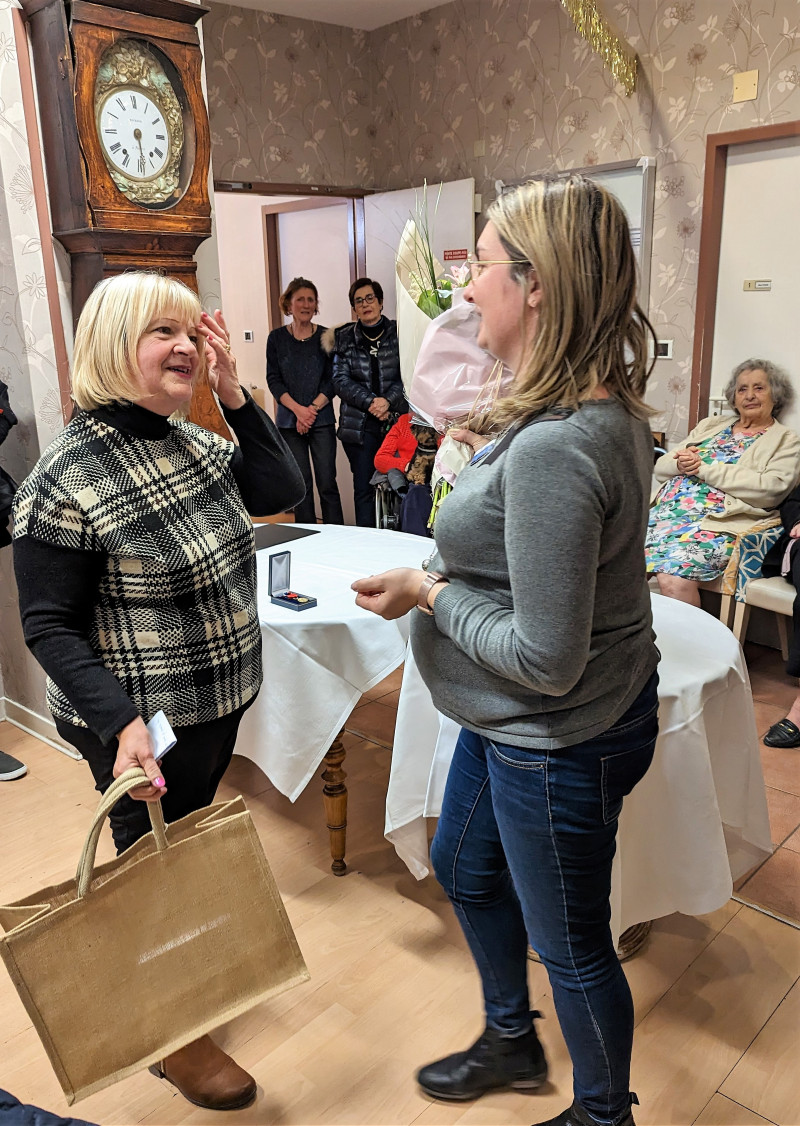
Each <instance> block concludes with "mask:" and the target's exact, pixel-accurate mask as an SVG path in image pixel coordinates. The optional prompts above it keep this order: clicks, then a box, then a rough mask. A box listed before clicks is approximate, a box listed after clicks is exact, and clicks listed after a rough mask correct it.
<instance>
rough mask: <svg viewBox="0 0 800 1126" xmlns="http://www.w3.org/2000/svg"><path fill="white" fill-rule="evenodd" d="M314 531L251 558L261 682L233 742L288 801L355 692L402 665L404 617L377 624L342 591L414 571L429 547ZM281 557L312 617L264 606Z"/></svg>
mask: <svg viewBox="0 0 800 1126" xmlns="http://www.w3.org/2000/svg"><path fill="white" fill-rule="evenodd" d="M296 526H297V525H288V527H290V528H293V527H296ZM299 526H300V527H303V525H299ZM318 527H319V530H318V531H317V534H315V535H313V536H307V537H306V538H305V539H299V540H292V541H290V542H288V543H286V544H282V545H278V546H276V547H273V548H269V549H268V550H264V551H259V552H257V553H256V562H257V565H258V614H259V619H260V621H261V634H262V638H263V645H264V685H263V687H262V689H261V692H260V694H259V696H258V699H257V700H256V702H255V703H254V704H253V705H252V707H251V708H250V709H249V710H248V711H247V712H246V713H245V716H244V719H243V720H242V725H241V728H240V731H239V738H238V740H237V743H236V753H237V754H242V755H246V756H247V757H248V758H250V759H252V760H253V762H255V763H257V764H258V766H260V767H261V769H262V770H263V771H264V773H265V774H266V775H267V777H268V778H269V779H270V781H271V782H272V783H273V785H275V786H276V787H277V788H278V789H279V790H280V791H281V793H282V794H286V796H287V797H289V798H291V800H292V801H295V800H296V798H297V797H298V796H299V794H300V793H301V792H302V791H303V789H304V788H305V787H306V785H307V784H308V782H309V780H310V778H311V777H312V775H313V774H314V772H315V770H316V769H317V767H318V766H319V764H320V762H321V761H322V759H323V757H324V756H325V752H326V751H327V750H328V749H329V748H330V746H331V743H332V742H333V740H334V739H335V738H336V736H337V734H338V733H339V731H340V730H341V728H342V726H343V725H344V723H345V720H346V719H347V717H348V716H349V715H350V713H351V712H352V710H353V708H354V707H355V706H356V704H357V703H358V701H359V699H360V698H361V695H362V693H364V692H367V691H368V690H369V689H370V688H372V687H373V686H374V685H376V684H378V683H379V681H381V680H383V678H384V677H385V676H388V675H389V673H390V672H392V671H393V670H394V669H396V668H397V666H398V665H400V664H402V662H403V660H404V659H405V655H406V643H407V641H408V618H407V617H406V618H402V619H400V620H399V621H396V622H384V621H383V619H381V618H378V617H376V616H375V615H374V614H370V613H369V612H368V611H367V610H361V609H359V608H358V607H357V606H356V604H355V595H354V594H353V592H352V590H351V589H350V584H351V583H352V581H353V580H354V579H357V578H362V577H363V576H364V575H370V574H377V573H379V572H381V571H386V570H388V569H389V568H390V567H419V566H420V565H421V563H422V560H423V559H425V558H426V557H427V556H428V555H429V554H430V552H431V549H432V547H433V543H432V541H431V540H425V539H422V538H421V537H420V536H409V535H404V534H403V533H402V532H389V531H376V530H374V529H371V528H353V527H337V526H335V525H319V526H318ZM280 551H290V552H291V553H292V558H291V565H292V572H291V584H292V588H293V589H294V590H296V591H299V592H300V593H301V594H311V595H313V596H314V597H315V598H316V599H317V603H318V604H317V605H316V606H314V607H312V608H311V609H310V610H302V611H300V612H297V611H294V610H287V609H285V608H284V607H281V606H274V605H273V604H272V603H271V602H270V600H269V595H268V593H267V580H268V571H269V557H270V555H273V554H275V553H276V552H280Z"/></svg>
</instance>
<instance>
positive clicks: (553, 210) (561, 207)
mask: <svg viewBox="0 0 800 1126" xmlns="http://www.w3.org/2000/svg"><path fill="white" fill-rule="evenodd" d="M487 219H489V220H490V221H491V222H492V223H493V224H494V226H495V229H496V231H497V234H498V235H499V238H500V241H501V243H502V244H503V246H504V248H505V250H506V252H507V254H508V257H509V258H510V259H515V260H520V261H521V263H522V264H521V265H513V266H509V267H507V269H509V270H510V271H511V275H512V277H514V278H515V279H517V280H518V281H519V285H520V289H521V290H522V296H523V300H524V301H527V299H528V295H529V294H530V292H531V288H532V286H533V282H534V277H535V278H536V279H537V280H538V283H539V285H540V286H541V303H540V305H539V320H538V326H537V331H536V336H535V339H533V340H531V341H530V342H526V344H525V347H524V351H523V359H522V361H521V364H520V367H519V370H518V371H516V372H515V373H514V374H515V379H514V383H513V385H512V387H511V391H510V394H509V395H508V396H505V397H504V398H503V399H501V400H499V401H498V402H497V404H496V405H495V407H494V409H493V410H492V412H491V415H490V418H489V420H488V421H489V423H490V427H491V428H494V427H496V426H500V427H502V426H504V425H508V424H509V423H511V422H513V421H515V420H525V419H527V418H530V417H531V416H532V415H534V414H536V413H538V412H539V411H542V410H547V409H549V408H551V407H554V406H565V407H573V408H576V407H577V406H578V405H579V404H580V403H582V402H585V401H586V400H587V399H590V398H591V397H592V396H593V394H594V392H595V391H596V390H597V388H598V387H600V386H603V387H604V388H605V389H606V390H607V391H608V393H609V394H610V395H612V396H613V397H614V398H615V399H618V400H619V401H620V402H621V403H622V404H623V405H624V406H625V408H626V409H627V410H628V411H629V412H630V413H631V414H632V415H634V416H635V417H636V418H646V417H647V416H648V415H649V414H651V413H652V412H651V410H650V408H649V407H647V406H646V405H645V402H644V393H645V388H646V385H647V379H648V377H649V375H650V372H651V370H652V367H653V361H651V360H650V359H649V355H648V341H649V338H652V340H653V342H655V333H654V332H653V328H652V325H651V324H650V322H649V321H648V319H647V317H646V316H645V315H644V313H643V312H642V310H641V309H640V307H639V305H638V304H637V300H636V289H637V271H636V259H635V257H634V253H633V247H632V246H631V238H630V232H629V230H628V222H627V219H626V217H625V213H624V211H623V210H622V206H621V205H620V203H619V202H618V201H617V200H616V199H615V197H614V196H613V195H611V194H610V193H609V192H607V191H606V190H605V188H602V187H600V186H599V185H598V184H594V183H592V181H591V180H587V179H586V178H585V177H584V176H578V175H571V176H568V177H563V178H561V177H557V176H542V177H537V178H536V179H534V180H531V181H530V182H529V183H526V184H523V185H522V186H521V187H519V188H516V189H514V190H512V191H509V192H508V193H506V194H503V195H501V196H499V197H498V199H496V200H495V201H494V203H492V205H491V206H490V207H489V209H488V212H487ZM652 355H653V356H654V355H655V347H654V348H653V352H652ZM484 427H485V424H484Z"/></svg>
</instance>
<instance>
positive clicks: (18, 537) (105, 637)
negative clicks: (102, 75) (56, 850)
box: [14, 272, 304, 1109]
mask: <svg viewBox="0 0 800 1126" xmlns="http://www.w3.org/2000/svg"><path fill="white" fill-rule="evenodd" d="M209 365H210V366H209ZM207 367H208V368H209V379H210V382H211V384H212V386H213V388H214V390H215V391H216V393H217V396H218V398H219V401H220V403H221V405H222V410H223V413H224V415H225V418H226V420H227V421H228V422H229V423H230V425H231V427H232V429H233V430H234V432H235V434H236V436H237V439H238V443H239V444H238V446H237V445H234V444H233V443H232V442H229V441H226V440H225V439H223V438H221V437H219V436H218V435H216V434H213V433H211V432H210V431H207V430H204V429H203V428H201V427H199V426H195V425H193V424H192V423H189V422H185V421H180V420H178V421H175V420H174V419H173V418H171V416H172V415H173V414H175V412H182V411H185V410H186V409H187V408H188V406H189V402H190V400H191V397H192V391H193V387H194V384H195V381H196V380H197V378H198V376H199V375H201V373H203V372H204V371H205V370H206V368H207ZM72 393H73V398H74V399H75V402H76V404H77V407H78V408H79V409H78V411H77V412H76V414H75V416H74V417H73V419H72V421H71V422H70V423H69V425H68V426H67V427H66V428H65V429H64V431H63V432H62V433H61V434H60V435H59V437H58V438H57V439H56V440H55V441H54V442H53V443H52V445H51V446H50V447H49V448H48V449H47V450H46V451H45V453H44V454H43V455H42V457H41V459H40V460H39V462H38V463H37V465H36V466H35V468H34V470H33V472H32V473H31V474H30V476H29V477H28V478H27V479H26V480H25V482H24V483H23V484H22V486H21V487H20V489H19V492H18V493H17V496H16V499H15V508H14V564H15V570H16V576H17V584H18V587H19V598H20V612H21V615H22V623H23V629H24V634H25V640H26V642H27V644H28V646H29V647H30V649H31V651H32V652H33V654H34V656H35V657H36V658H37V660H38V661H39V663H40V664H41V665H42V667H43V668H44V670H45V672H46V673H47V675H48V685H47V700H48V706H49V707H50V710H51V711H52V713H53V716H54V718H55V721H56V726H57V728H58V732H59V734H60V735H61V737H62V738H63V739H65V740H66V741H67V742H69V743H71V744H72V745H73V746H74V747H76V748H77V749H78V750H79V751H80V752H81V754H82V755H83V757H84V758H85V759H86V760H87V761H88V763H89V766H90V768H91V770H92V774H93V775H94V779H95V782H96V786H97V789H98V790H100V791H101V792H104V791H105V790H106V789H108V787H109V786H110V784H111V782H112V781H113V779H114V778H115V777H117V776H118V775H120V774H121V773H123V771H125V770H126V769H128V768H129V767H131V766H141V767H142V768H143V769H144V770H145V772H146V774H147V776H148V778H149V779H150V785H148V786H143V787H141V788H140V789H138V790H134V791H133V792H132V794H131V795H130V796H129V797H125V798H123V799H122V800H121V801H120V802H118V803H117V805H116V806H115V807H114V809H113V811H112V814H111V826H112V832H113V835H114V842H115V844H116V846H117V850H118V852H122V851H123V850H124V849H126V848H129V847H130V846H131V845H132V844H133V843H134V842H135V841H136V840H138V839H139V837H141V836H143V835H144V834H145V833H146V832H147V831H148V829H149V818H148V816H147V811H146V806H145V805H144V803H145V802H148V801H159V800H160V801H162V803H163V808H164V816H165V818H166V820H167V821H175V820H178V819H179V818H180V817H184V816H185V815H186V814H188V813H191V812H193V811H194V810H196V809H200V808H202V807H203V806H205V805H208V804H209V803H210V802H211V801H212V800H213V798H214V794H215V791H216V788H217V785H218V783H219V781H220V779H221V777H222V775H223V773H224V771H225V769H226V767H227V765H228V763H229V762H230V759H231V755H232V754H233V747H234V744H235V741H236V733H237V729H238V726H239V722H240V720H241V717H242V715H243V714H244V711H245V710H246V709H247V707H248V706H249V705H250V704H251V703H252V701H253V700H254V699H255V696H256V694H257V693H258V690H259V687H260V685H261V678H262V673H261V633H260V628H259V622H258V614H257V609H256V568H255V556H254V544H253V530H252V522H251V520H250V515H255V516H267V515H270V514H272V513H275V512H280V511H283V510H285V509H287V508H290V507H292V505H294V504H296V503H297V502H298V501H299V500H301V499H302V496H303V493H304V486H303V481H302V477H301V475H300V472H299V470H298V469H297V467H296V465H295V462H294V459H293V458H292V456H291V454H290V453H289V450H288V448H287V447H286V445H285V443H284V441H283V439H282V438H281V436H280V435H279V434H278V432H277V430H276V428H275V426H274V425H273V423H272V422H271V421H270V419H269V418H268V417H267V415H266V414H265V413H264V412H263V411H262V410H261V409H260V408H259V407H258V406H257V405H256V403H255V402H253V400H252V399H251V398H250V397H249V396H248V395H247V393H246V392H245V391H243V390H242V388H241V386H240V385H239V381H238V378H237V376H236V361H235V359H234V357H233V356H232V355H231V349H230V340H229V336H228V333H227V330H226V328H225V321H224V319H223V317H222V314H221V313H220V312H219V311H217V314H216V316H215V317H211V316H209V315H208V314H206V313H201V309H200V303H199V301H198V299H197V297H196V295H195V294H194V293H193V292H192V291H191V290H190V289H188V288H187V287H186V286H185V285H183V284H182V283H181V282H179V281H176V280H174V279H172V278H167V277H162V276H161V275H159V274H155V273H146V272H140V273H127V274H122V275H120V276H118V277H115V278H109V279H107V280H106V281H103V282H101V283H100V284H99V285H98V286H97V288H96V289H95V290H94V292H93V293H92V294H91V296H90V297H89V300H88V301H87V303H86V305H85V307H84V309H83V312H82V314H81V318H80V321H79V323H78V328H77V331H76V336H75V355H74V363H73V371H72ZM158 711H163V712H164V713H165V714H166V716H167V719H168V720H169V721H170V723H171V724H172V726H173V728H174V730H175V734H176V736H177V739H178V741H177V744H176V745H175V746H174V747H173V748H172V750H171V751H170V752H169V754H168V755H167V756H166V758H165V759H164V762H163V766H162V765H161V764H160V763H157V762H156V761H155V760H154V758H153V751H152V745H151V742H150V737H149V734H148V732H147V728H146V726H145V725H146V723H147V722H148V721H149V720H150V719H151V718H152V717H153V716H154V715H155V714H156V712H158ZM159 1072H160V1074H162V1075H163V1076H164V1077H165V1078H167V1079H169V1080H170V1081H171V1082H173V1083H174V1084H175V1086H177V1087H178V1089H179V1090H180V1091H181V1092H182V1093H183V1094H184V1095H185V1096H186V1097H187V1098H188V1099H189V1100H190V1101H191V1102H194V1103H196V1104H198V1105H200V1106H205V1107H210V1108H213V1109H231V1108H233V1107H237V1106H243V1105H245V1104H246V1103H248V1102H250V1101H251V1100H252V1099H253V1097H254V1095H255V1090H256V1085H255V1081H254V1080H253V1079H252V1078H251V1077H250V1076H249V1075H248V1074H247V1073H246V1072H245V1071H243V1070H242V1069H241V1068H240V1067H238V1065H237V1064H236V1063H235V1062H234V1061H233V1060H232V1059H230V1057H228V1056H227V1055H225V1053H224V1052H222V1051H221V1050H220V1049H219V1048H218V1047H217V1046H216V1045H215V1044H214V1043H213V1041H212V1040H211V1039H210V1038H209V1037H208V1036H204V1037H202V1038H201V1039H200V1040H198V1041H195V1042H194V1043H193V1044H189V1045H188V1046H187V1047H186V1048H183V1049H181V1051H179V1052H176V1053H174V1054H173V1055H172V1056H169V1057H168V1058H167V1059H166V1060H164V1061H163V1062H162V1066H161V1068H160V1069H159Z"/></svg>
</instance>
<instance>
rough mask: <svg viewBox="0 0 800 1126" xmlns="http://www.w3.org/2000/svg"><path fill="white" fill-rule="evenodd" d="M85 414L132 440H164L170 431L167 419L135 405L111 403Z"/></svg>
mask: <svg viewBox="0 0 800 1126" xmlns="http://www.w3.org/2000/svg"><path fill="white" fill-rule="evenodd" d="M86 413H87V414H88V415H90V417H91V418H96V419H97V421H98V422H105V423H107V424H108V425H109V426H113V427H114V429H115V430H121V431H122V433H123V434H130V435H132V437H134V438H150V439H158V438H166V437H167V435H168V434H169V432H170V430H171V429H172V427H171V426H170V422H169V419H168V418H166V417H165V416H164V415H163V414H155V413H154V412H153V411H149V410H146V409H145V408H144V407H140V406H138V405H137V404H136V403H112V404H111V406H108V407H97V408H96V409H95V410H92V411H87V412H86Z"/></svg>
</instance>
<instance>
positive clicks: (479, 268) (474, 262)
mask: <svg viewBox="0 0 800 1126" xmlns="http://www.w3.org/2000/svg"><path fill="white" fill-rule="evenodd" d="M529 265H530V263H529V262H526V261H525V259H524V258H495V259H494V260H493V261H491V262H490V261H487V260H486V259H485V258H476V257H475V255H474V254H468V255H467V266H468V267H469V276H470V280H471V281H477V279H478V278H479V277H480V276H481V274H482V273H483V271H484V270H485V269H486V267H487V266H529Z"/></svg>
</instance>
